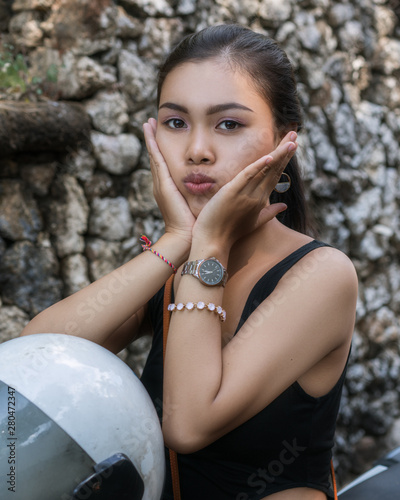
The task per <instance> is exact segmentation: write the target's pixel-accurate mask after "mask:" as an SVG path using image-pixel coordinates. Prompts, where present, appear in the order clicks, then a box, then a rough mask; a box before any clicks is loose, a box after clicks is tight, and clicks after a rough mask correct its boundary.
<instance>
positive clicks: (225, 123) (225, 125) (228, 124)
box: [218, 120, 240, 130]
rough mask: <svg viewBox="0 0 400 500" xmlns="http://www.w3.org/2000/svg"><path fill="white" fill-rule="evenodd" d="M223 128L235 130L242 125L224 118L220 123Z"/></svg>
mask: <svg viewBox="0 0 400 500" xmlns="http://www.w3.org/2000/svg"><path fill="white" fill-rule="evenodd" d="M218 127H219V128H221V129H222V130H235V129H237V128H239V127H240V123H238V122H235V121H234V120H224V121H223V122H221V123H220V124H219V125H218Z"/></svg>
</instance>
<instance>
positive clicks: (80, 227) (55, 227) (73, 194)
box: [48, 174, 89, 257]
mask: <svg viewBox="0 0 400 500" xmlns="http://www.w3.org/2000/svg"><path fill="white" fill-rule="evenodd" d="M52 192H53V196H54V199H53V200H52V201H51V202H50V207H49V209H50V210H49V213H48V224H49V231H50V233H51V234H52V235H53V237H54V246H55V249H56V251H57V255H58V256H59V257H65V256H66V255H70V254H73V253H77V252H82V251H83V249H84V246H85V243H84V238H83V234H84V233H85V232H86V230H87V220H88V213H89V207H88V203H87V201H86V199H85V196H84V191H83V189H82V187H81V186H80V185H79V184H78V182H77V180H76V179H75V178H74V177H72V176H71V175H68V174H64V175H61V176H60V177H58V178H57V179H56V180H55V182H54V183H53V186H52Z"/></svg>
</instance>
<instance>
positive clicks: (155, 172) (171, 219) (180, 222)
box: [143, 118, 196, 247]
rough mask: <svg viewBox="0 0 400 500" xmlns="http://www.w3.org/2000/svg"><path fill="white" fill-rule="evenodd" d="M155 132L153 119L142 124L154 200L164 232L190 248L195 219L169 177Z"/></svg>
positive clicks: (155, 126)
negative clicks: (162, 222) (160, 216)
mask: <svg viewBox="0 0 400 500" xmlns="http://www.w3.org/2000/svg"><path fill="white" fill-rule="evenodd" d="M156 130H157V121H156V120H155V119H154V118H150V119H149V120H148V122H147V123H144V124H143V131H144V137H145V141H146V147H147V151H148V153H149V157H150V168H151V173H152V176H153V193H154V198H155V200H156V202H157V205H158V207H159V209H160V211H161V215H162V216H163V219H164V223H165V232H166V233H170V234H174V235H176V236H178V237H180V238H182V239H184V240H185V241H186V242H187V243H188V245H189V247H190V245H191V243H192V229H193V225H194V223H195V222H196V218H195V217H194V215H193V214H192V212H191V210H190V208H189V206H188V204H187V203H186V200H185V198H184V197H183V196H182V194H181V193H180V192H179V190H178V188H177V187H176V184H175V183H174V181H173V179H172V177H171V174H170V172H169V169H168V165H167V163H166V162H165V160H164V157H163V155H162V154H161V151H160V149H159V147H158V144H157V141H156Z"/></svg>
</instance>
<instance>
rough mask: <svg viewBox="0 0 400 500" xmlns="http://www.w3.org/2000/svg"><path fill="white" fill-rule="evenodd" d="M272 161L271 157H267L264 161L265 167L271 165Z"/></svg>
mask: <svg viewBox="0 0 400 500" xmlns="http://www.w3.org/2000/svg"><path fill="white" fill-rule="evenodd" d="M272 160H273V158H272V156H267V158H266V159H265V165H268V163H271V161H272Z"/></svg>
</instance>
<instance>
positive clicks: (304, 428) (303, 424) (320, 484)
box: [141, 240, 347, 500]
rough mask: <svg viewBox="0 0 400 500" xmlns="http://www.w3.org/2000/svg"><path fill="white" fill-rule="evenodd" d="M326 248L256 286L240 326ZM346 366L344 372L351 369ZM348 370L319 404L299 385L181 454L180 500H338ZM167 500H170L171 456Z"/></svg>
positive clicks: (158, 375) (157, 345) (156, 356)
mask: <svg viewBox="0 0 400 500" xmlns="http://www.w3.org/2000/svg"><path fill="white" fill-rule="evenodd" d="M321 246H326V245H325V244H324V243H321V242H319V241H316V240H314V241H311V242H310V243H307V244H306V245H304V246H302V247H301V248H299V249H298V250H296V251H295V252H293V253H292V254H290V255H289V256H288V257H286V258H285V259H283V260H282V261H281V262H279V263H278V264H276V265H275V266H274V267H273V268H271V269H270V270H269V271H268V272H266V273H265V274H264V276H263V277H262V278H261V279H260V280H259V281H258V282H257V283H256V284H255V286H254V288H253V289H252V291H251V293H250V295H249V297H248V299H247V301H246V304H245V306H244V309H243V312H242V316H241V319H240V323H239V326H238V329H239V328H240V326H241V325H242V324H243V323H244V322H245V321H246V320H247V318H248V317H249V316H250V314H251V313H252V312H253V311H254V310H255V309H256V308H257V306H258V305H259V304H260V303H261V302H262V301H263V300H265V299H266V298H267V297H268V296H269V295H270V293H271V292H272V291H273V290H274V288H275V287H276V285H277V283H278V281H279V280H280V279H281V277H282V276H283V275H284V274H285V272H286V271H288V270H289V269H290V268H291V267H292V266H293V265H294V264H296V262H298V261H299V260H300V259H301V258H302V257H303V256H304V255H306V254H307V253H308V252H310V251H312V250H313V249H315V248H319V247H321ZM163 295H164V287H163V288H161V290H159V292H158V293H157V294H156V295H155V296H154V297H153V298H152V299H151V301H150V304H149V306H150V307H149V312H150V317H151V321H152V324H153V330H154V337H153V343H152V347H151V350H150V353H149V356H148V359H147V362H146V365H145V367H144V370H143V374H142V378H141V380H142V382H143V384H144V386H145V387H146V389H147V390H148V392H149V394H150V396H151V398H152V400H153V403H154V405H155V407H156V410H157V413H158V415H159V417H160V419H161V418H162V414H163V412H164V415H165V418H168V412H169V411H172V409H169V408H167V407H165V408H164V409H163V408H162V384H163V366H162V365H163V361H162V330H163V329H162V323H163V321H162V309H163ZM346 366H347V365H346ZM345 371H346V369H345V370H344V371H343V373H342V375H341V377H340V378H339V380H338V381H337V383H336V385H335V386H334V387H333V388H332V389H331V390H330V391H329V393H328V394H326V395H324V396H322V397H319V398H314V397H312V396H310V395H309V394H307V393H306V392H305V391H304V390H303V389H302V388H301V386H300V385H299V384H298V383H297V382H295V383H294V384H293V385H291V386H290V387H289V388H288V389H286V390H285V391H284V392H283V393H282V394H281V395H280V396H278V397H277V398H276V399H275V400H274V401H273V402H272V403H270V404H269V405H268V406H266V407H265V408H264V409H263V410H261V411H260V412H259V413H257V414H256V415H255V416H254V417H252V418H250V419H249V420H248V421H246V422H244V423H243V424H242V425H240V426H239V427H237V428H236V429H234V430H233V431H231V432H229V433H228V434H226V435H224V436H222V437H221V438H220V439H218V440H217V441H215V442H214V443H212V444H210V445H209V446H206V447H205V448H203V449H202V450H200V451H198V452H196V453H191V454H187V455H178V463H179V478H180V485H181V495H182V500H214V499H215V500H260V499H262V498H264V497H266V496H268V495H271V494H272V493H276V492H278V491H282V490H287V489H290V488H297V487H309V488H314V489H317V490H321V491H323V492H324V493H326V495H327V497H328V498H329V499H333V491H332V488H331V483H330V460H331V456H332V451H331V450H332V447H333V444H334V441H333V437H334V432H335V425H336V418H337V413H338V410H339V403H340V397H341V392H342V386H343V382H344V376H345ZM166 459H167V478H166V484H165V489H164V495H163V497H162V498H163V500H173V495H172V486H171V476H170V467H169V456H168V453H166Z"/></svg>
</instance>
